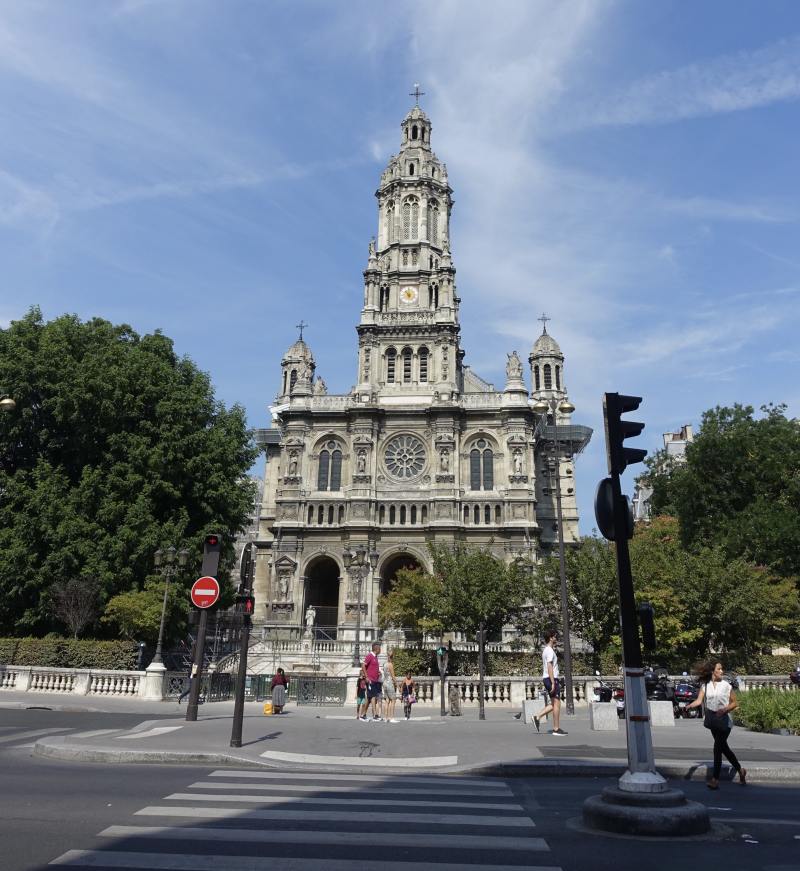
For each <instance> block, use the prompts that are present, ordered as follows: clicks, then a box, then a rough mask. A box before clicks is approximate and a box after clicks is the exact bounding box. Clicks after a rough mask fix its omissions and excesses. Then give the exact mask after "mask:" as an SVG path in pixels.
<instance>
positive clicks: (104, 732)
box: [69, 729, 120, 738]
mask: <svg viewBox="0 0 800 871" xmlns="http://www.w3.org/2000/svg"><path fill="white" fill-rule="evenodd" d="M119 731H120V730H119V729H92V730H91V731H90V732H74V733H73V734H72V735H70V736H69V737H70V738H99V737H100V735H110V734H111V733H112V732H119Z"/></svg>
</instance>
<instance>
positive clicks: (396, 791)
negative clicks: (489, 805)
mask: <svg viewBox="0 0 800 871" xmlns="http://www.w3.org/2000/svg"><path fill="white" fill-rule="evenodd" d="M188 788H189V789H240V788H241V789H250V790H253V789H264V790H266V789H270V790H273V791H275V790H281V791H282V792H334V793H345V794H348V795H349V794H350V793H353V792H361V791H362V790H364V789H367V790H369V794H370V795H420V794H421V793H424V794H425V795H426V796H431V795H443V796H448V795H475V796H481V797H482V798H486V797H487V790H485V789H456V788H455V787H454V786H449V785H448V786H444V787H443V786H435V787H432V788H428V789H424V790H423V789H420V787H418V786H417V787H411V788H409V789H406V788H404V787H402V786H383V785H382V784H381V785H379V786H372V785H369V786H366V787H365V786H363V785H360V784H356V783H352V784H343V785H336V784H328V783H234V782H232V781H231V782H228V781H217V782H215V783H206V782H205V781H203V780H200V781H198V782H197V783H190V784H189V786H188ZM488 794H489V795H491V797H492V798H494V797H497V798H504V797H506V796H508V797H509V798H511V797H512V796H513V795H514V793H513V792H512V791H511V790H510V789H496V790H491V791H490V792H489V793H488Z"/></svg>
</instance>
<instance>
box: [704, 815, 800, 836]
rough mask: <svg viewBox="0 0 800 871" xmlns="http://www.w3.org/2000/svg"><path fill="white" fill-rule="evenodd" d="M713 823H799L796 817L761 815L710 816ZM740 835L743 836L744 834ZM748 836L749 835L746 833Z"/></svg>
mask: <svg viewBox="0 0 800 871" xmlns="http://www.w3.org/2000/svg"><path fill="white" fill-rule="evenodd" d="M711 819H712V820H714V822H715V823H752V824H753V825H759V826H797V825H800V824H799V823H798V822H797V820H796V819H794V820H767V819H764V818H763V817H712V818H711ZM742 837H745V836H744V835H743V836H742ZM747 837H748V838H749V837H750V836H749V835H747Z"/></svg>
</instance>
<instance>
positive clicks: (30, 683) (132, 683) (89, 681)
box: [0, 665, 145, 698]
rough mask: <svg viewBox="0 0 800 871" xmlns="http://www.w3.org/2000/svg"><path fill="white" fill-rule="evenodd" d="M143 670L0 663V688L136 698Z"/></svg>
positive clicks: (140, 686)
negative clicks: (45, 666)
mask: <svg viewBox="0 0 800 871" xmlns="http://www.w3.org/2000/svg"><path fill="white" fill-rule="evenodd" d="M144 675H145V672H143V671H114V670H110V669H109V670H106V669H88V668H87V669H82V668H43V667H40V666H33V665H0V690H16V691H17V692H32V693H33V692H39V693H64V694H71V695H80V696H118V697H125V698H138V697H140V696H141V695H142V689H143V686H144V680H143V678H144Z"/></svg>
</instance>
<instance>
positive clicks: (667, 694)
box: [644, 666, 675, 702]
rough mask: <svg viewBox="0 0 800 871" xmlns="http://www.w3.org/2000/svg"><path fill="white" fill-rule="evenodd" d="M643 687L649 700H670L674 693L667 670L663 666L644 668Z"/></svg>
mask: <svg viewBox="0 0 800 871" xmlns="http://www.w3.org/2000/svg"><path fill="white" fill-rule="evenodd" d="M644 688H645V692H646V693H647V699H648V701H651V702H671V701H672V700H673V697H674V693H675V688H674V687H673V685H672V681H671V680H670V679H669V672H668V671H667V669H666V668H664V667H663V666H657V667H656V668H652V667H649V668H646V669H645V671H644Z"/></svg>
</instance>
